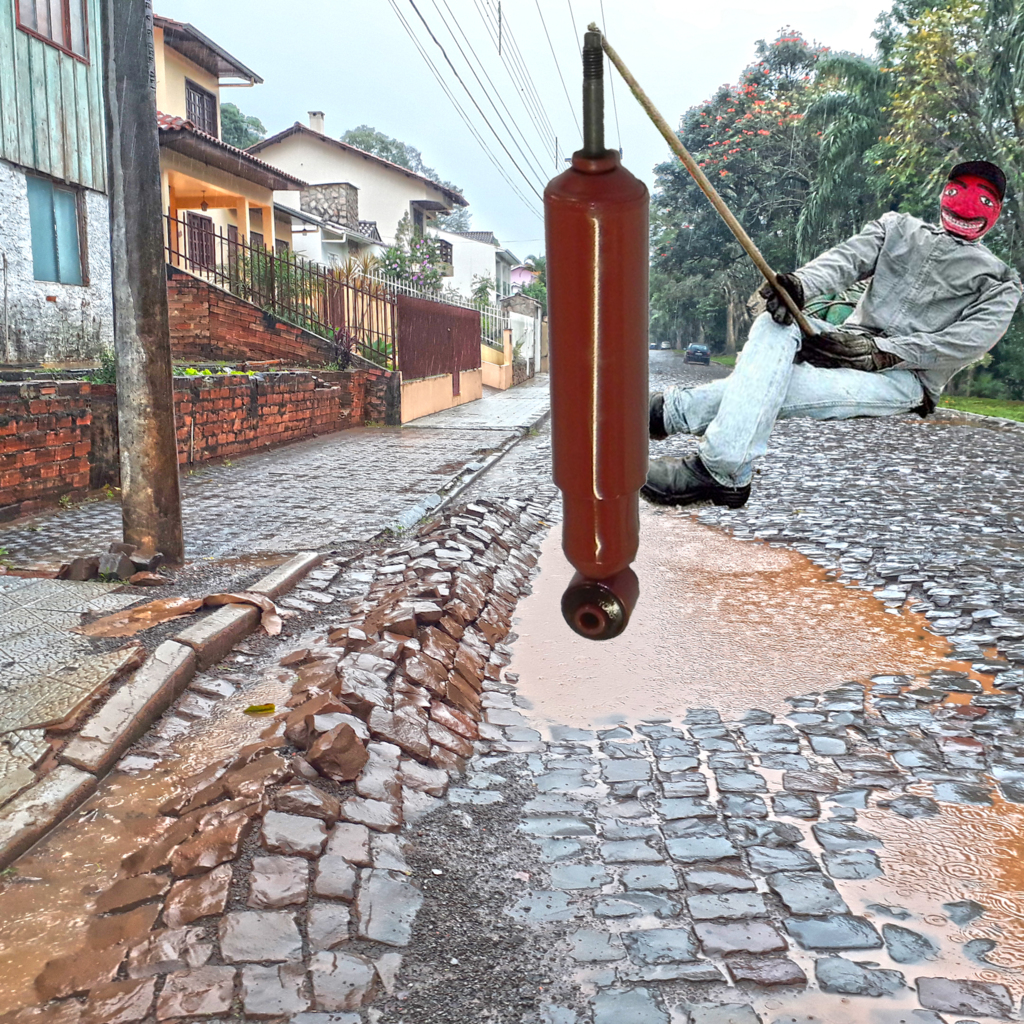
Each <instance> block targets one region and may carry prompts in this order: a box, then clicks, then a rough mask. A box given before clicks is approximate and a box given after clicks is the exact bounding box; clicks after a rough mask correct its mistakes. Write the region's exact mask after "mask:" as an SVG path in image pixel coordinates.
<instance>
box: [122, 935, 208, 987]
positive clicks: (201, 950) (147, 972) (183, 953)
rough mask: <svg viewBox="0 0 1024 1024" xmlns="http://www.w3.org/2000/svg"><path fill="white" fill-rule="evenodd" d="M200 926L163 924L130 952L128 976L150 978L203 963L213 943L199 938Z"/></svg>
mask: <svg viewBox="0 0 1024 1024" xmlns="http://www.w3.org/2000/svg"><path fill="white" fill-rule="evenodd" d="M201 935H202V929H201V928H161V929H158V930H157V931H155V932H150V934H149V937H148V938H147V939H146V941H145V942H141V943H139V945H137V946H134V947H133V948H132V950H131V952H130V953H129V954H128V977H130V978H151V977H153V976H154V975H157V974H167V973H169V972H170V971H184V970H187V969H188V968H190V967H204V966H205V965H206V961H207V960H209V959H210V955H211V954H212V952H213V946H212V945H210V944H209V943H205V942H200V941H199V937H200V936H201Z"/></svg>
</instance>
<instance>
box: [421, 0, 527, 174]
mask: <svg viewBox="0 0 1024 1024" xmlns="http://www.w3.org/2000/svg"><path fill="white" fill-rule="evenodd" d="M431 2H432V3H433V5H434V9H435V10H436V11H437V14H438V17H440V18H441V19H442V21H443V20H444V14H443V13H442V12H441V8H440V7H439V6H438V0H431ZM441 3H443V4H444V6H445V9H446V10H447V11H448V16H449V19H450V21H448V22H445V25H446V27H447V29H448V34H449V35H450V36H451V37H452V40H453V41H454V43H455V45H456V46H457V47H458V50H459V53H460V54H461V55H462V59H463V60H464V61H465V62H466V65H467V66H468V67H469V70H470V71H472V72H473V77H474V78H475V79H476V81H477V84H478V85H479V86H480V88H481V90H482V91H483V94H484V95H485V96H486V97H487V100H488V102H489V103H490V104H491V107H492V108H493V109H494V112H495V114H497V115H498V117H499V118H501V116H502V115H501V111H500V110H499V109H498V107H497V104H496V103H495V102H494V100H493V99H491V94H490V93H489V92H488V91H487V88H486V87H485V86H484V83H483V82H481V81H480V76H479V75H478V74H477V73H476V70H475V69H474V68H473V65H472V63H471V62H470V60H469V58H468V57H467V56H466V51H465V50H463V48H462V44H461V43H460V42H459V41H458V39H456V38H455V33H454V32H453V31H452V29H451V23H454V24H455V27H456V28H458V30H459V32H460V33H461V34H462V38H463V39H465V40H466V45H467V46H468V47H469V50H470V52H471V53H472V54H473V56H474V57H475V58H476V62H477V64H479V65H480V69H481V70H482V71H483V73H484V77H485V78H486V79H487V82H488V84H489V85H490V87H491V90H492V91H493V92H494V93H496V94H497V96H498V100H499V102H500V103H501V105H502V107H503V108H504V110H505V114H506V115H507V121H508V122H509V123H511V124H512V126H513V127H514V128H515V130H516V131H517V132H518V133H519V136H520V138H521V139H522V140H523V145H525V146H526V148H527V149H528V150H529V151H530V155H529V156H527V154H526V153H525V152H524V151H523V148H522V146H520V145H519V143H518V142H516V140H515V138H514V137H513V138H512V143H513V145H514V146H515V147H516V149H517V150H519V153H520V155H521V156H522V158H523V160H525V161H526V163H527V164H529V166H530V170H531V171H533V173H534V174H536V176H537V180H538V181H539V182H540V183H541V186H542V187H543V186H544V184H545V178H544V173H543V172H542V171H540V170H539V169H538V167H537V165H538V164H539V163H540V160H539V158H538V157H537V154H536V153H534V152H533V149H532V148H531V146H530V144H529V142H527V140H526V136H525V135H524V134H523V131H522V129H521V128H520V127H519V123H518V122H517V121H516V119H515V117H514V116H513V114H512V111H511V110H509V109H508V106H507V105H506V104H505V101H504V100H503V99H502V98H501V93H500V92H498V90H497V88H496V86H495V85H494V82H493V81H492V80H491V76H490V75H489V74H488V73H487V69H486V68H485V67H484V65H483V63H482V61H481V60H480V58H479V56H477V53H476V51H475V50H474V49H473V44H472V43H471V42H470V41H469V38H468V37H467V36H466V33H465V32H464V31H463V29H462V26H461V25H460V24H459V20H458V18H456V17H455V13H454V12H453V11H452V9H451V7H450V6H449V4H448V0H441ZM510 134H511V133H510ZM531 157H532V158H533V159H532V161H531Z"/></svg>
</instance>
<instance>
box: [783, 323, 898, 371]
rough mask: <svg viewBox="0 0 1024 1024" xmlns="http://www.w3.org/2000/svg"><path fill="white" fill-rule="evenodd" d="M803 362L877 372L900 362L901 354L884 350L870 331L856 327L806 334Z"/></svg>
mask: <svg viewBox="0 0 1024 1024" xmlns="http://www.w3.org/2000/svg"><path fill="white" fill-rule="evenodd" d="M800 362H802V363H810V364H811V366H818V367H821V368H822V369H825V370H837V369H847V370H865V371H867V372H868V373H874V372H875V371H877V370H887V369H889V367H891V366H895V365H896V364H897V363H898V362H900V357H899V356H894V355H893V354H892V353H891V352H882V351H881V350H880V349H879V347H878V345H877V343H876V342H875V339H874V338H873V337H871V335H870V334H861V333H859V332H857V331H826V332H824V333H822V334H815V335H814V336H813V337H811V338H804V340H803V345H802V346H801V348H800Z"/></svg>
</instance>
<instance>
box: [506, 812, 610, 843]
mask: <svg viewBox="0 0 1024 1024" xmlns="http://www.w3.org/2000/svg"><path fill="white" fill-rule="evenodd" d="M519 828H520V830H521V831H523V832H525V833H527V835H532V836H548V837H550V838H552V839H562V838H566V837H571V836H592V835H593V834H594V830H593V828H592V827H591V826H590V825H588V824H587V823H586V822H585V821H581V820H580V819H579V818H562V817H543V818H526V819H524V820H523V821H522V822H521V823H520V825H519Z"/></svg>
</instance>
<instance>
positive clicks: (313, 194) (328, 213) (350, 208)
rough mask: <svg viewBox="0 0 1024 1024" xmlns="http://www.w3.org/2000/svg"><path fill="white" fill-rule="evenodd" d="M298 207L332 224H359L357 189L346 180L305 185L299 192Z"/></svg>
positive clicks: (352, 225) (354, 225) (351, 225)
mask: <svg viewBox="0 0 1024 1024" xmlns="http://www.w3.org/2000/svg"><path fill="white" fill-rule="evenodd" d="M299 207H300V209H301V210H302V212H303V213H311V214H312V215H313V216H314V217H319V218H320V219H321V220H329V221H330V222H331V223H332V224H347V225H348V226H349V227H353V228H354V227H356V226H358V224H359V189H358V188H356V186H355V185H350V184H349V183H348V182H347V181H342V182H336V183H334V184H331V185H307V186H306V187H305V188H304V189H303V190H302V191H301V192H300V193H299Z"/></svg>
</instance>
